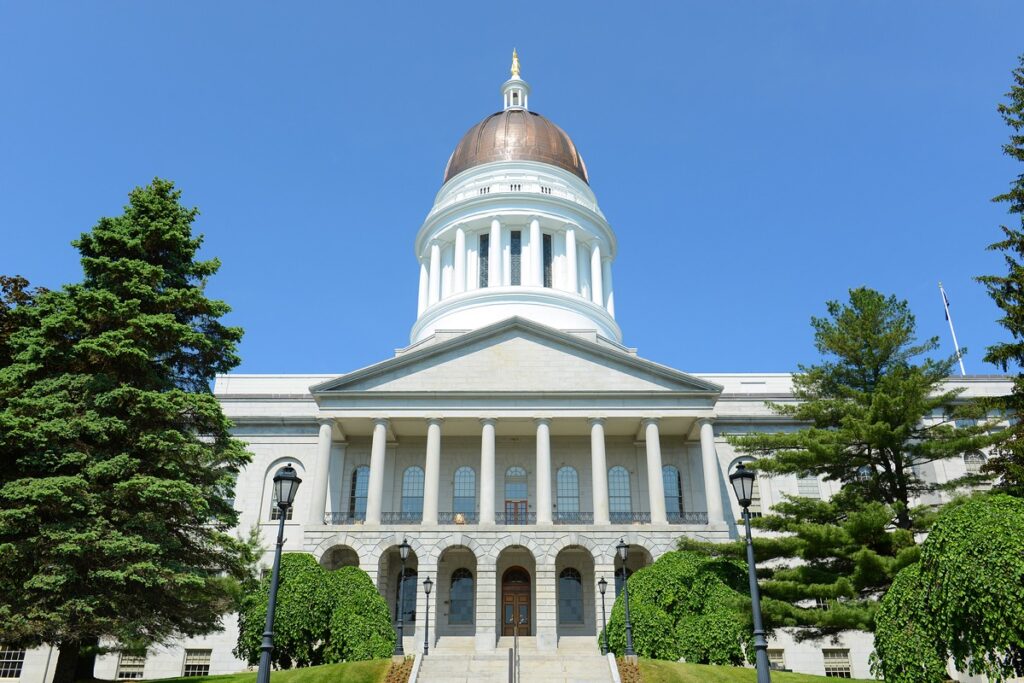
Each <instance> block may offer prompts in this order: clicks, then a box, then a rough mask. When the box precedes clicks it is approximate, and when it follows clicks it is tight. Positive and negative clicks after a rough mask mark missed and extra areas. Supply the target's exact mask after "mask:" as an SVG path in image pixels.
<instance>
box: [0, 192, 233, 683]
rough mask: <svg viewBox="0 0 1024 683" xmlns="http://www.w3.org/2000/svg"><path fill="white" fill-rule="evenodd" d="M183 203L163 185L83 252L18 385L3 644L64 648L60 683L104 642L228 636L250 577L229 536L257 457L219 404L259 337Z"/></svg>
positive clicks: (0, 614) (33, 338) (102, 225)
mask: <svg viewBox="0 0 1024 683" xmlns="http://www.w3.org/2000/svg"><path fill="white" fill-rule="evenodd" d="M179 198H180V192H179V191H177V190H176V189H175V188H174V185H173V184H172V183H171V182H169V181H165V180H160V179H156V180H154V181H153V182H152V183H151V184H150V185H148V186H146V187H142V188H136V189H135V190H133V191H132V192H131V193H130V195H129V204H128V205H127V206H126V207H125V210H124V213H123V214H122V215H120V216H116V217H113V218H103V219H101V220H100V221H99V223H98V224H97V225H96V226H95V227H94V228H93V229H92V230H91V231H90V232H88V233H85V234H83V235H82V236H81V238H80V239H79V240H77V241H76V242H75V243H74V244H75V246H76V247H77V248H78V250H79V252H80V253H81V256H82V266H83V270H84V279H83V281H82V282H81V283H79V284H73V285H68V286H65V287H64V288H62V289H60V290H55V291H49V292H43V293H41V294H39V295H38V296H37V297H36V298H35V302H34V305H32V306H31V307H26V306H22V307H20V308H19V309H18V315H17V320H18V326H17V329H16V330H14V331H13V333H12V334H11V337H10V343H9V346H10V349H11V353H10V359H9V362H8V363H7V365H6V366H5V367H0V457H2V459H3V467H2V468H0V641H3V642H5V643H11V644H15V643H16V644H20V645H24V646H35V645H39V644H52V645H56V646H57V647H58V648H59V657H58V662H57V674H56V680H57V681H58V682H60V683H63V682H65V681H70V680H73V678H74V677H75V676H76V673H77V675H79V676H81V675H86V676H91V658H90V656H89V655H90V654H94V653H95V649H94V648H95V645H96V644H97V643H98V642H99V640H100V639H110V640H112V641H115V642H117V643H121V644H124V645H125V646H128V647H139V646H142V645H145V644H148V643H152V642H159V641H164V640H167V639H168V638H170V637H172V636H176V635H193V634H199V633H204V632H209V631H211V630H215V629H217V628H219V626H220V618H221V614H222V613H223V612H224V611H226V610H227V609H229V608H230V607H231V605H232V598H233V596H234V593H233V590H232V586H231V583H232V581H233V580H234V578H244V577H245V575H246V571H247V566H246V561H247V552H248V551H247V549H246V544H245V543H244V542H243V541H241V540H239V539H236V538H234V537H233V536H231V535H230V533H229V530H230V529H231V528H232V527H234V526H235V524H236V523H237V514H236V513H235V511H234V510H233V507H232V504H231V500H230V498H231V495H232V489H233V486H234V478H235V476H236V474H237V472H238V470H239V468H240V467H241V466H242V465H243V464H244V463H246V462H247V461H248V455H247V453H246V451H245V449H244V447H243V445H242V444H241V443H240V442H238V441H235V440H233V439H232V438H231V437H230V434H229V426H230V425H229V422H228V420H227V419H226V418H225V417H224V415H223V413H222V411H221V408H220V405H219V404H218V402H217V400H216V398H215V397H214V396H213V395H212V392H211V390H210V381H211V380H212V379H213V376H214V374H215V373H219V372H225V371H228V370H230V369H231V368H233V367H235V366H236V365H237V364H238V357H237V355H236V353H235V349H236V347H237V344H238V342H239V340H240V339H241V336H242V331H241V330H240V329H239V328H235V327H227V326H225V325H224V324H222V323H221V322H220V318H221V317H223V316H224V315H225V314H226V313H227V312H228V310H229V309H228V306H227V305H226V304H225V303H223V302H221V301H217V300H212V299H209V298H207V296H206V295H205V293H204V288H205V285H206V281H207V279H208V278H209V277H210V276H212V275H213V274H214V273H216V272H217V270H218V268H219V265H220V264H219V262H218V261H216V260H205V261H204V260H198V259H197V253H198V250H199V248H200V245H201V242H202V239H201V238H200V237H195V236H193V234H192V223H193V221H194V219H195V217H196V215H197V211H196V210H195V209H190V208H185V207H183V206H181V205H180V203H179ZM80 652H81V653H82V654H83V658H82V659H83V662H79V653H80ZM82 663H84V664H85V665H86V666H84V667H83V666H81V664H82ZM76 669H77V672H76Z"/></svg>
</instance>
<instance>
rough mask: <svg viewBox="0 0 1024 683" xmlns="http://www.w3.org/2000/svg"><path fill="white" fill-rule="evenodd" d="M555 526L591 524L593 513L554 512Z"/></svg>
mask: <svg viewBox="0 0 1024 683" xmlns="http://www.w3.org/2000/svg"><path fill="white" fill-rule="evenodd" d="M554 522H555V524H593V523H594V513H593V512H556V513H555V514H554Z"/></svg>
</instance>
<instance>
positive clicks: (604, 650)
mask: <svg viewBox="0 0 1024 683" xmlns="http://www.w3.org/2000/svg"><path fill="white" fill-rule="evenodd" d="M597 590H599V591H601V626H603V627H604V628H603V629H602V631H603V632H604V641H603V642H602V643H601V654H603V655H606V654H608V620H607V619H606V618H605V611H604V592H605V591H606V590H608V582H607V581H605V580H604V577H603V576H602V577H601V580H600V581H598V582H597Z"/></svg>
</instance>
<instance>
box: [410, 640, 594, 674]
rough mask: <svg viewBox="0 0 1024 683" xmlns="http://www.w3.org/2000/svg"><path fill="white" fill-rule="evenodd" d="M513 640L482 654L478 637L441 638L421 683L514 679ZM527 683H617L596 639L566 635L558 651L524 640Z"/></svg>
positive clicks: (428, 659)
mask: <svg viewBox="0 0 1024 683" xmlns="http://www.w3.org/2000/svg"><path fill="white" fill-rule="evenodd" d="M511 649H512V638H501V639H500V640H499V641H498V645H497V647H496V648H495V649H494V651H492V652H476V651H475V649H474V640H473V638H448V637H446V638H441V639H440V641H438V643H437V645H436V646H435V647H434V648H432V649H431V650H430V654H429V655H427V656H426V657H424V658H423V663H422V664H421V666H420V672H419V677H418V678H417V683H509V681H508V653H509V650H511ZM519 665H520V680H521V681H522V683H611V680H612V678H611V673H610V672H609V671H608V662H607V660H606V659H605V658H604V657H602V656H601V654H600V652H599V651H598V649H597V645H596V644H595V642H594V638H592V637H586V638H562V639H561V640H560V641H559V643H558V650H557V651H554V652H543V651H538V650H537V641H536V638H532V637H525V638H520V639H519Z"/></svg>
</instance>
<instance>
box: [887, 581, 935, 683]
mask: <svg viewBox="0 0 1024 683" xmlns="http://www.w3.org/2000/svg"><path fill="white" fill-rule="evenodd" d="M871 673H873V674H875V675H876V676H879V677H882V678H884V679H885V680H886V681H889V682H890V683H939V682H941V681H944V680H946V657H945V653H944V648H942V647H941V645H940V644H939V641H938V640H937V639H936V637H935V634H934V633H932V632H931V631H930V624H929V620H928V614H927V613H926V611H925V607H924V590H923V587H922V585H921V570H920V567H919V566H918V565H916V564H913V565H911V566H909V567H906V568H905V569H903V570H901V571H900V573H899V574H897V575H896V578H895V579H893V582H892V586H891V587H890V588H889V590H888V591H887V592H886V594H885V597H884V598H882V604H881V606H880V607H879V609H878V614H877V616H876V617H875V651H874V652H872V653H871Z"/></svg>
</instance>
